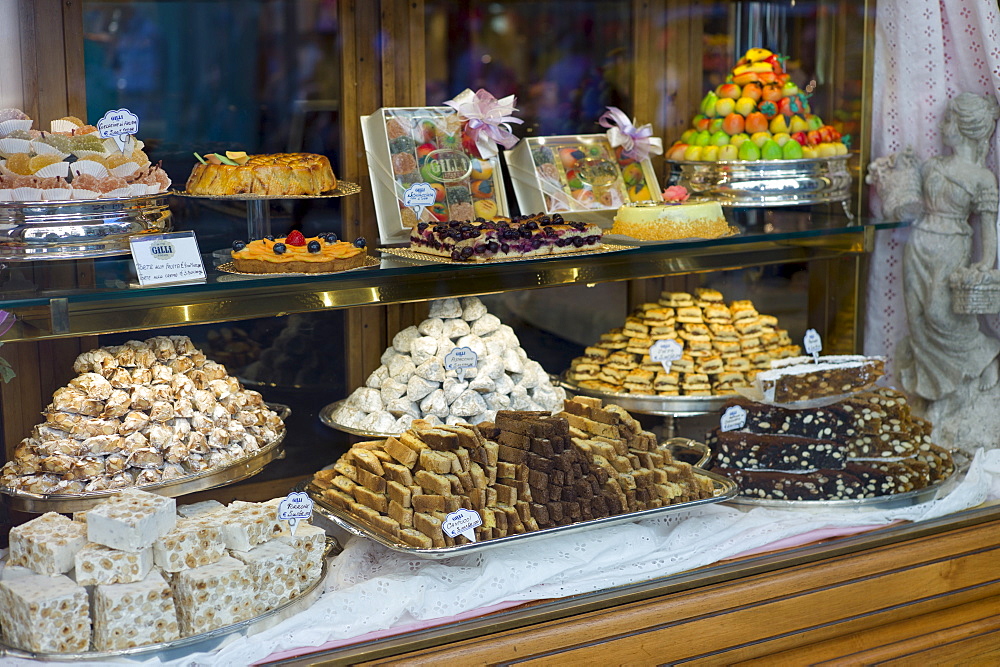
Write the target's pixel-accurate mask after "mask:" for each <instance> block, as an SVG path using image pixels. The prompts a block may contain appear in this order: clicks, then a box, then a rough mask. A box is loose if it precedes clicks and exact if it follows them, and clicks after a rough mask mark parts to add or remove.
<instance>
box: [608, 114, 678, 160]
mask: <svg viewBox="0 0 1000 667" xmlns="http://www.w3.org/2000/svg"><path fill="white" fill-rule="evenodd" d="M597 122H598V123H599V124H600V126H601V127H606V128H608V141H609V142H610V143H611V146H612V147H614V148H617V147H619V146H621V147H622V149H623V150H622V155H623V156H625V157H627V158H631V159H633V160H635V161H636V162H642V161H643V160H645V159H646V158H647V157H649V156H650V155H660V154H661V153H663V139H660V138H659V137H654V136H653V126H652V125H650V124H649V123H646V124H645V125H643V126H642V127H636V126H635V123H634V122H633V121H631V120H629V117H628V116H626V115H625V112H624V111H622V110H621V109H619V108H618V107H608V110H607V111H605V112H604V114H603V115H602V116H601V117H600V118H599V119H597Z"/></svg>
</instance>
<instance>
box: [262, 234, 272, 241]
mask: <svg viewBox="0 0 1000 667" xmlns="http://www.w3.org/2000/svg"><path fill="white" fill-rule="evenodd" d="M264 238H265V239H267V240H268V241H273V240H274V234H268V235H267V236H265V237H264Z"/></svg>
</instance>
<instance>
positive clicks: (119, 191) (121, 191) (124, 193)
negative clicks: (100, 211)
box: [101, 186, 131, 199]
mask: <svg viewBox="0 0 1000 667" xmlns="http://www.w3.org/2000/svg"><path fill="white" fill-rule="evenodd" d="M130 196H131V195H130V194H129V189H128V187H127V186H126V187H124V188H115V189H114V190H111V191H110V192H105V193H104V194H102V195H101V197H102V198H104V199H112V198H117V197H130Z"/></svg>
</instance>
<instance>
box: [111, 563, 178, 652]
mask: <svg viewBox="0 0 1000 667" xmlns="http://www.w3.org/2000/svg"><path fill="white" fill-rule="evenodd" d="M178 638H180V626H179V624H178V622H177V611H176V609H175V607H174V596H173V593H172V592H171V590H170V585H169V584H168V583H167V582H166V581H165V580H164V579H163V576H162V575H161V574H160V573H159V572H158V571H157V570H152V571H150V572H149V574H148V575H147V576H146V578H144V579H142V580H141V581H136V582H132V583H128V584H102V585H100V586H97V587H95V588H94V650H97V651H119V650H122V649H127V648H133V647H136V646H145V645H147V644H156V643H159V642H168V641H173V640H175V639H178Z"/></svg>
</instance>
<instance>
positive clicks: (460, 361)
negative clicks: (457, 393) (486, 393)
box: [444, 347, 479, 382]
mask: <svg viewBox="0 0 1000 667" xmlns="http://www.w3.org/2000/svg"><path fill="white" fill-rule="evenodd" d="M478 363H479V357H478V356H476V353H475V351H473V349H472V348H471V347H456V348H454V349H453V350H452V351H451V352H449V353H448V354H446V355H445V356H444V367H445V370H449V371H455V372H456V373H458V379H459V380H461V381H462V382H464V381H465V370H466V369H467V368H475V367H476V365H477V364H478Z"/></svg>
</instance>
